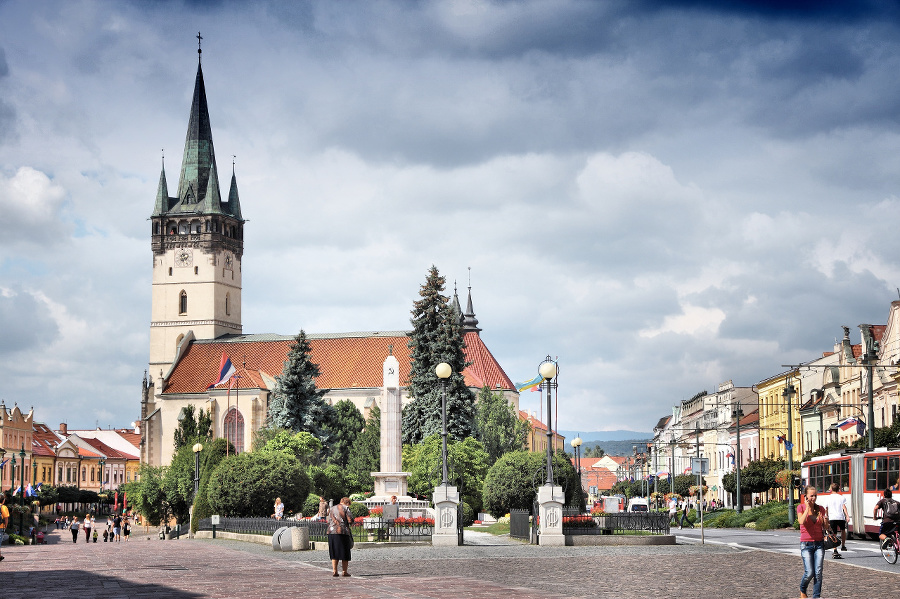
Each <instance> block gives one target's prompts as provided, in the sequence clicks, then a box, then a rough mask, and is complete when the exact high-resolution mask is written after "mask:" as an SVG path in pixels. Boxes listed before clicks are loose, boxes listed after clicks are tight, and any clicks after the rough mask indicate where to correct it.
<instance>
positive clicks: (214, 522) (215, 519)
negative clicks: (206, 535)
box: [210, 516, 219, 526]
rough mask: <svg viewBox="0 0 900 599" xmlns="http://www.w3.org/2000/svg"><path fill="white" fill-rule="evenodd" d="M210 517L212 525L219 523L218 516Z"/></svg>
mask: <svg viewBox="0 0 900 599" xmlns="http://www.w3.org/2000/svg"><path fill="white" fill-rule="evenodd" d="M210 519H211V520H212V524H213V526H215V525H217V524H218V523H219V516H210Z"/></svg>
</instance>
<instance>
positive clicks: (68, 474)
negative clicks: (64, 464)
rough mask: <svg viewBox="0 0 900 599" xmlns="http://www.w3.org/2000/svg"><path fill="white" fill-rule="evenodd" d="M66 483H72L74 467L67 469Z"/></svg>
mask: <svg viewBox="0 0 900 599" xmlns="http://www.w3.org/2000/svg"><path fill="white" fill-rule="evenodd" d="M66 482H67V483H70V482H72V467H71V466H69V467H68V468H66Z"/></svg>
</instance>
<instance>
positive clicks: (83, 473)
mask: <svg viewBox="0 0 900 599" xmlns="http://www.w3.org/2000/svg"><path fill="white" fill-rule="evenodd" d="M86 481H87V468H82V469H81V482H86Z"/></svg>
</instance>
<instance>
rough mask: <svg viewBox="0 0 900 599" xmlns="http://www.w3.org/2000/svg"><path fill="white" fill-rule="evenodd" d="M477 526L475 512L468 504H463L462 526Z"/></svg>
mask: <svg viewBox="0 0 900 599" xmlns="http://www.w3.org/2000/svg"><path fill="white" fill-rule="evenodd" d="M473 524H475V510H473V509H472V506H471V505H469V504H468V503H467V502H465V501H463V502H462V525H463V526H472V525H473Z"/></svg>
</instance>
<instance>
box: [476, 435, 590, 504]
mask: <svg viewBox="0 0 900 599" xmlns="http://www.w3.org/2000/svg"><path fill="white" fill-rule="evenodd" d="M545 465H546V454H544V453H535V452H528V451H513V452H510V453H507V454H506V455H504V456H503V457H501V458H500V459H499V460H497V462H496V463H495V464H494V465H493V466H491V468H490V470H488V473H487V477H485V479H484V491H483V494H482V498H483V501H484V510H485V511H487V512H489V513H490V514H491V515H493V516H494V517H495V518H498V517H500V516H502V515H504V514H508V513H509V510H510V509H527V510H530V509H531V507H532V504H533V503H534V499H535V496H536V495H537V487H538V486H540V485H542V484H543V483H544V480H545V477H546V471H545ZM553 478H554V481H555V482H556V484H557V485H560V486H561V487H563V489H564V491H565V499H566V504H567V505H579V502H582V501H583V499H584V495H583V494H582V493H580V492H579V491H580V489H581V485H580V483H579V481H578V473H576V472H575V468H574V467H573V466H572V462H570V461H569V460H568V459H566V458H565V457H564V454H562V453H557V454H555V455H554V456H553ZM580 507H582V508H583V507H584V506H583V504H582V505H580Z"/></svg>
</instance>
